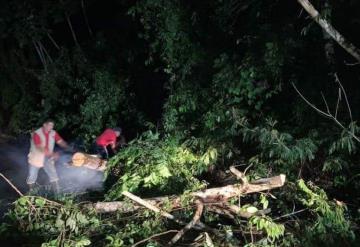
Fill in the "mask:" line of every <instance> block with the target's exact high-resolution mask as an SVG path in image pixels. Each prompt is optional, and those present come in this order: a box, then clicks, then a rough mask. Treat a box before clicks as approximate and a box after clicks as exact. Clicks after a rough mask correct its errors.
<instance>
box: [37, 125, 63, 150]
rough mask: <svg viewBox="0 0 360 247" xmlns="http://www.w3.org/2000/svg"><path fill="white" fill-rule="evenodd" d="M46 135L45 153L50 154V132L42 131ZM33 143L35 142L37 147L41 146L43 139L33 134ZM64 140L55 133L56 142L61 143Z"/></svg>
mask: <svg viewBox="0 0 360 247" xmlns="http://www.w3.org/2000/svg"><path fill="white" fill-rule="evenodd" d="M42 131H43V133H44V135H45V153H49V148H48V147H49V133H50V132H47V133H46V132H45V131H44V129H42ZM32 138H33V141H34V144H35V145H36V146H41V138H40V136H39V135H38V134H36V133H34V134H33V137H32ZM61 140H62V138H61V136H60V135H59V134H58V133H57V132H56V131H55V142H58V141H61Z"/></svg>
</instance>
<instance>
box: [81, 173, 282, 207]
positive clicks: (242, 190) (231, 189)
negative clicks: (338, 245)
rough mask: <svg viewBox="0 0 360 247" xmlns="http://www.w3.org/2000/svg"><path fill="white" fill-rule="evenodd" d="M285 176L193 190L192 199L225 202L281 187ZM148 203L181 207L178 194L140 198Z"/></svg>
mask: <svg viewBox="0 0 360 247" xmlns="http://www.w3.org/2000/svg"><path fill="white" fill-rule="evenodd" d="M285 179H286V176H285V175H284V174H281V175H279V176H275V177H271V178H265V179H259V180H255V181H253V182H251V183H246V184H243V185H242V184H233V185H227V186H224V187H218V188H211V189H206V190H204V191H199V192H194V193H192V195H193V196H194V199H201V201H202V202H203V203H205V204H216V203H221V202H226V201H228V200H229V199H231V198H233V197H237V196H240V195H244V194H250V193H256V192H261V191H266V190H271V189H275V188H278V187H282V186H283V185H284V183H285ZM142 200H144V201H146V202H147V203H148V204H149V205H154V206H156V207H159V206H161V205H162V204H163V203H165V202H170V204H171V205H172V208H173V209H176V208H179V207H181V203H180V197H179V196H165V197H157V198H148V199H142ZM86 207H88V208H92V209H95V211H96V212H98V213H112V212H115V211H119V212H122V213H130V212H134V211H136V210H139V209H141V208H143V206H141V205H137V204H134V203H133V202H124V201H114V202H97V203H92V204H87V205H86Z"/></svg>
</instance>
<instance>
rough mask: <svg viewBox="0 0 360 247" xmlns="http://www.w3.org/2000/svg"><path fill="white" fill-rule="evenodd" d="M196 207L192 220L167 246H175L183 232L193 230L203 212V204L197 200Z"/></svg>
mask: <svg viewBox="0 0 360 247" xmlns="http://www.w3.org/2000/svg"><path fill="white" fill-rule="evenodd" d="M196 205H197V208H196V212H195V214H194V217H193V219H192V220H191V221H190V222H189V223H188V224H187V225H186V226H185V227H184V228H183V229H182V230H181V231H179V232H178V233H177V234H176V235H175V236H174V237H173V238H172V239H171V240H170V242H169V243H168V245H173V244H175V243H176V242H177V241H178V240H179V239H180V238H181V237H182V236H183V235H184V234H185V232H187V231H188V230H190V229H191V228H193V227H194V226H195V225H196V224H197V223H198V222H199V220H200V217H201V215H202V212H203V210H204V204H203V203H202V202H201V201H200V200H197V201H196Z"/></svg>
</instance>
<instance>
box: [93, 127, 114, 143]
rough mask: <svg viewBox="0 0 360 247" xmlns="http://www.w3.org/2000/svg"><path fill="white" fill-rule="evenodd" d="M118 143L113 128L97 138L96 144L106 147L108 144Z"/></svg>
mask: <svg viewBox="0 0 360 247" xmlns="http://www.w3.org/2000/svg"><path fill="white" fill-rule="evenodd" d="M115 143H116V133H115V131H114V130H112V129H106V130H105V131H104V132H103V133H102V134H101V135H100V136H99V137H98V138H97V139H96V144H97V145H99V146H103V147H106V146H107V145H110V144H112V145H113V144H114V145H115Z"/></svg>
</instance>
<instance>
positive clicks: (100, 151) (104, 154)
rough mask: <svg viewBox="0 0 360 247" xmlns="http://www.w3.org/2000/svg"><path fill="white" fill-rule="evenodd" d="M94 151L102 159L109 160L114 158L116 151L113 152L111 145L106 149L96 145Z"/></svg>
mask: <svg viewBox="0 0 360 247" xmlns="http://www.w3.org/2000/svg"><path fill="white" fill-rule="evenodd" d="M93 150H94V152H95V153H96V154H97V155H99V156H100V157H101V158H102V159H106V160H107V159H109V158H111V157H112V156H114V151H113V150H112V148H111V146H110V145H108V146H106V147H104V146H99V145H97V144H96V143H94V145H93Z"/></svg>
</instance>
